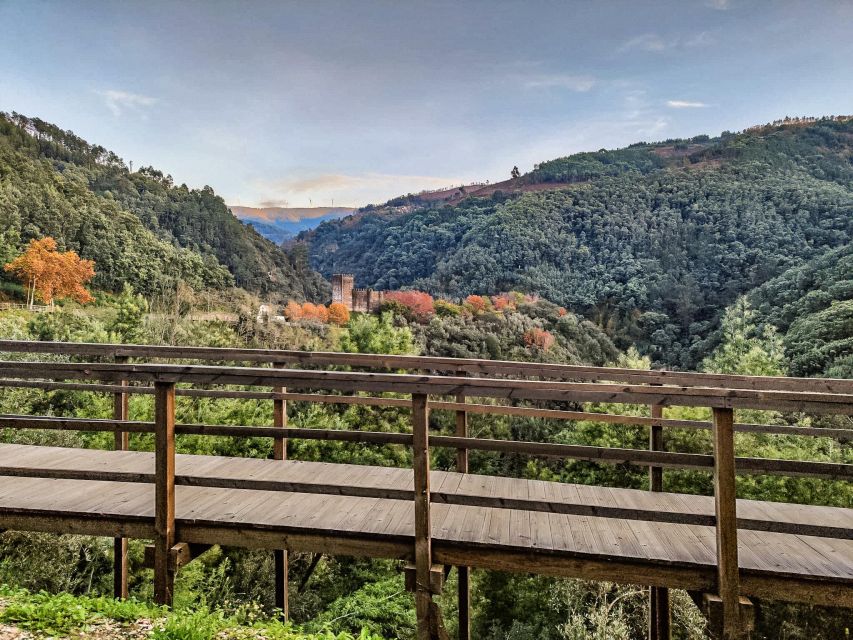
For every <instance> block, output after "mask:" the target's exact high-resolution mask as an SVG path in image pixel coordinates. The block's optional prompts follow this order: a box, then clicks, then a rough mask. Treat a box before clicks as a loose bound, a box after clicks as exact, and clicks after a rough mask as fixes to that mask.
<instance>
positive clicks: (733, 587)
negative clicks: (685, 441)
mask: <svg viewBox="0 0 853 640" xmlns="http://www.w3.org/2000/svg"><path fill="white" fill-rule="evenodd" d="M713 411H714V420H713V428H714V503H715V507H716V509H715V510H716V516H717V592H718V594H719V596H720V600H721V601H722V605H723V639H724V640H736V639H737V638H740V637H741V633H742V630H743V627H742V625H741V615H740V575H739V569H738V549H737V502H736V494H735V445H734V412H733V411H732V410H731V409H722V408H721V409H718V408H715V409H714V410H713Z"/></svg>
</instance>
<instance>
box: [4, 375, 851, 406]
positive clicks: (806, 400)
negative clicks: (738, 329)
mask: <svg viewBox="0 0 853 640" xmlns="http://www.w3.org/2000/svg"><path fill="white" fill-rule="evenodd" d="M0 375H2V376H6V377H21V378H27V377H37V378H48V379H55V380H67V379H91V380H100V381H117V380H120V379H122V378H123V377H127V378H128V379H130V380H131V381H140V382H150V381H154V380H159V381H163V382H165V381H169V382H186V383H193V384H219V385H224V384H235V385H245V386H266V387H276V386H287V387H289V388H295V389H329V390H336V391H350V392H352V391H379V392H389V393H409V394H434V395H456V394H460V393H461V394H465V395H466V396H475V397H477V396H482V397H494V398H511V399H518V400H524V399H526V400H558V401H568V402H613V403H642V404H662V405H666V406H670V405H677V406H706V407H712V408H714V407H716V408H745V409H764V410H779V411H810V412H814V413H836V414H839V415H851V414H853V402H851V395H850V394H844V393H825V392H820V391H787V390H780V391H756V390H754V389H739V388H723V387H683V386H649V385H637V384H612V383H579V382H553V381H539V380H512V379H491V378H459V377H450V376H422V375H412V374H393V373H392V374H388V373H363V372H358V371H314V370H312V371H305V370H296V369H284V370H275V369H268V368H262V367H218V366H205V365H166V364H139V365H116V364H103V363H85V364H78V363H61V362H50V363H47V362H38V363H33V362H0Z"/></svg>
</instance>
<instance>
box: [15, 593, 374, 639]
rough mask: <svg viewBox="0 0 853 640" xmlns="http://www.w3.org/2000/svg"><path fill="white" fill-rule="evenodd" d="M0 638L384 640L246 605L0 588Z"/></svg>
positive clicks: (365, 633) (367, 634) (364, 633)
mask: <svg viewBox="0 0 853 640" xmlns="http://www.w3.org/2000/svg"><path fill="white" fill-rule="evenodd" d="M0 623H2V625H8V626H6V627H2V626H0V638H2V639H4V640H5V639H6V638H10V639H12V638H14V639H15V640H28V639H30V638H32V639H33V640H35V639H40V638H93V639H95V638H96V639H98V640H136V639H143V638H150V639H151V640H382V638H380V637H379V636H375V635H371V634H369V633H367V632H366V631H365V632H362V634H361V635H360V636H358V638H356V637H354V636H352V635H350V634H348V633H341V634H335V633H333V632H331V631H322V632H311V633H309V632H303V631H300V630H299V629H298V628H296V627H294V626H293V625H290V624H285V623H283V622H280V621H278V620H270V619H260V618H259V617H258V615H257V611H256V609H254V608H252V607H247V608H245V609H243V610H240V611H237V612H235V613H232V614H228V615H226V614H225V613H223V612H222V611H218V610H211V609H208V608H207V607H199V608H195V609H185V610H176V611H170V610H167V609H165V608H162V607H155V606H152V605H150V604H146V603H144V602H139V601H137V600H114V599H112V598H103V597H99V598H95V597H89V596H72V595H69V594H67V593H64V594H59V595H52V594H49V593H45V592H39V593H30V592H28V591H26V590H23V589H15V588H11V587H8V586H5V585H0Z"/></svg>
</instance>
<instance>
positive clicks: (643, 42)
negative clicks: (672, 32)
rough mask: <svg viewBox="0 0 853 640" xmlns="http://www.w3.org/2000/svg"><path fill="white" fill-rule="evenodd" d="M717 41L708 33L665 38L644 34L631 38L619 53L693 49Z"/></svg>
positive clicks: (620, 48) (655, 34)
mask: <svg viewBox="0 0 853 640" xmlns="http://www.w3.org/2000/svg"><path fill="white" fill-rule="evenodd" d="M714 42H716V40H715V39H714V37H713V36H712V35H711V34H710V33H708V32H707V31H700V32H699V33H696V34H694V35H689V36H687V35H685V36H673V37H664V36H661V35H660V34H657V33H644V34H642V35H639V36H636V37H634V38H631V39H630V40H628V41H627V42H625V44H623V45H622V46H621V47H619V49H618V51H619V52H620V53H627V52H629V51H650V52H654V53H660V52H662V51H668V50H670V49H692V48H696V47H707V46H709V45H712V44H714Z"/></svg>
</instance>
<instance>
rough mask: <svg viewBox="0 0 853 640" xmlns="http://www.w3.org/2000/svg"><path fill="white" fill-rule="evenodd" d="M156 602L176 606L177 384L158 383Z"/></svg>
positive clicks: (155, 505) (156, 404) (155, 411)
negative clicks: (173, 550) (174, 600)
mask: <svg viewBox="0 0 853 640" xmlns="http://www.w3.org/2000/svg"><path fill="white" fill-rule="evenodd" d="M154 535H155V538H154V601H155V602H156V603H157V604H159V605H171V604H172V590H173V586H174V583H175V569H174V565H173V563H172V562H170V560H171V558H170V556H171V552H172V547H173V546H174V545H175V383H174V382H159V381H158V382H155V383H154Z"/></svg>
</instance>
